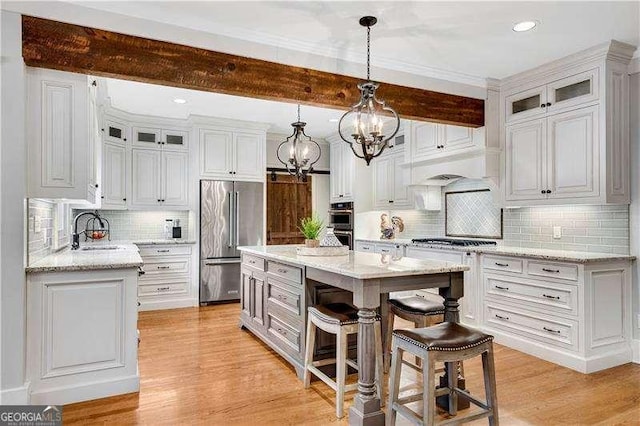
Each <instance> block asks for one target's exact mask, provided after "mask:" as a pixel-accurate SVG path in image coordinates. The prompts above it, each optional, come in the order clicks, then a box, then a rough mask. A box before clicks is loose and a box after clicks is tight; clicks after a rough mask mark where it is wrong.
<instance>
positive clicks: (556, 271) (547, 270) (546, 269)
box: [542, 268, 560, 274]
mask: <svg viewBox="0 0 640 426" xmlns="http://www.w3.org/2000/svg"><path fill="white" fill-rule="evenodd" d="M542 270H543V271H545V272H552V273H554V274H558V273H560V270H559V269H548V268H542Z"/></svg>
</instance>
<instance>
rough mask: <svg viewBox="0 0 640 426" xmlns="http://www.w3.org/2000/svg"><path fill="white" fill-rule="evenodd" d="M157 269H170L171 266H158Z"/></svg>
mask: <svg viewBox="0 0 640 426" xmlns="http://www.w3.org/2000/svg"><path fill="white" fill-rule="evenodd" d="M158 269H171V266H158Z"/></svg>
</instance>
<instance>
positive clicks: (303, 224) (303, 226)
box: [298, 216, 324, 240]
mask: <svg viewBox="0 0 640 426" xmlns="http://www.w3.org/2000/svg"><path fill="white" fill-rule="evenodd" d="M322 228H324V223H323V222H322V219H320V218H319V217H318V216H312V217H304V218H302V219H300V226H299V227H298V229H300V231H301V232H302V235H304V237H305V238H306V239H307V240H317V239H318V237H319V236H320V232H322Z"/></svg>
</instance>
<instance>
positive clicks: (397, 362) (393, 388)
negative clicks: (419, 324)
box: [385, 337, 404, 426]
mask: <svg viewBox="0 0 640 426" xmlns="http://www.w3.org/2000/svg"><path fill="white" fill-rule="evenodd" d="M392 347H393V352H392V353H391V370H390V372H389V404H388V405H387V419H386V420H385V425H386V426H395V424H396V415H397V414H398V412H397V411H396V410H395V408H394V406H393V404H395V403H396V402H397V401H398V396H399V395H400V375H401V373H402V354H403V352H404V351H403V350H402V349H400V348H399V347H397V346H396V344H395V337H394V338H392Z"/></svg>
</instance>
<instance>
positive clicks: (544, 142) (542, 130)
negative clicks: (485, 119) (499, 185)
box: [505, 105, 600, 201]
mask: <svg viewBox="0 0 640 426" xmlns="http://www.w3.org/2000/svg"><path fill="white" fill-rule="evenodd" d="M597 125H598V106H597V105H595V106H591V107H586V108H581V109H578V110H573V111H568V112H564V113H559V114H554V115H551V116H549V117H548V118H541V119H536V120H531V121H526V122H521V123H518V124H514V125H511V126H507V129H506V138H507V139H506V161H505V162H506V200H507V201H520V200H560V199H569V200H574V199H581V198H582V199H597V198H599V196H600V170H599V168H600V161H599V158H600V152H599V148H600V145H599V144H598V139H597V138H598V135H599V133H598V129H597Z"/></svg>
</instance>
